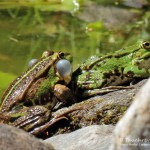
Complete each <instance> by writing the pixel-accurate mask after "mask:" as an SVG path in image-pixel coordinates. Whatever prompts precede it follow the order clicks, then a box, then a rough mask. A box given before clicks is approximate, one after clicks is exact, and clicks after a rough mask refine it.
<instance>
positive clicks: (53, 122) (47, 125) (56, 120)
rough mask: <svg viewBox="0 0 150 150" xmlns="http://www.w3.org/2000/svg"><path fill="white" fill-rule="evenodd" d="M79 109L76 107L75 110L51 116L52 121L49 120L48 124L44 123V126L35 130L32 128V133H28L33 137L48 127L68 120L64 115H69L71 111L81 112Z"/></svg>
mask: <svg viewBox="0 0 150 150" xmlns="http://www.w3.org/2000/svg"><path fill="white" fill-rule="evenodd" d="M81 109H82V108H80V107H77V108H73V109H69V110H66V111H64V112H60V114H58V115H56V116H53V117H52V119H51V118H50V120H49V121H48V122H46V123H45V124H44V125H42V126H39V127H37V128H34V129H33V130H32V131H30V133H31V134H33V135H38V134H39V133H41V132H44V131H45V130H46V129H47V128H49V127H50V126H52V125H53V124H55V123H56V122H58V121H60V120H62V119H67V120H68V118H67V117H65V115H67V114H69V113H71V112H73V111H76V110H81Z"/></svg>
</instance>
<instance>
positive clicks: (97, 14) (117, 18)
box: [78, 3, 140, 29]
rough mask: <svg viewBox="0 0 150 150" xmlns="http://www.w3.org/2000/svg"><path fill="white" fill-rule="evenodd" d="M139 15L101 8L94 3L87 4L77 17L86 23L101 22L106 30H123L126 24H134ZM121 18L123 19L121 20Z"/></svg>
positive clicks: (123, 10) (124, 10)
mask: <svg viewBox="0 0 150 150" xmlns="http://www.w3.org/2000/svg"><path fill="white" fill-rule="evenodd" d="M139 16H140V15H139V14H138V13H136V12H133V11H129V10H128V9H124V8H118V7H115V6H105V5H104V6H103V5H98V4H95V3H87V4H86V5H85V6H84V10H83V11H81V12H79V14H78V17H79V18H80V19H82V20H85V21H87V22H96V21H102V22H103V23H104V25H105V27H107V28H111V29H116V28H118V29H123V28H124V26H125V25H126V24H128V23H131V22H135V21H136V20H137V19H138V17H139ZM122 18H123V19H122Z"/></svg>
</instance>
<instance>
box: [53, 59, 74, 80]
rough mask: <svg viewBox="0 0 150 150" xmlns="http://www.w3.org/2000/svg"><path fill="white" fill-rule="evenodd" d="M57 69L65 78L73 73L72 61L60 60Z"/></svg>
mask: <svg viewBox="0 0 150 150" xmlns="http://www.w3.org/2000/svg"><path fill="white" fill-rule="evenodd" d="M56 69H57V72H58V73H59V74H60V76H61V77H62V78H63V79H65V78H68V77H69V76H70V75H71V73H72V66H71V63H70V62H69V61H68V60H66V59H61V60H59V61H58V62H57V63H56Z"/></svg>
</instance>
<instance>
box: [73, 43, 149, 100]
mask: <svg viewBox="0 0 150 150" xmlns="http://www.w3.org/2000/svg"><path fill="white" fill-rule="evenodd" d="M149 76H150V42H147V41H138V42H137V43H136V44H134V45H132V46H129V47H125V48H122V49H120V50H118V51H115V52H114V53H109V54H106V55H101V56H92V57H91V58H90V59H88V60H86V61H85V62H84V63H83V64H81V65H80V66H79V68H78V69H77V70H76V71H74V72H73V75H72V81H71V84H74V85H75V86H73V87H74V88H73V90H74V93H75V94H76V96H77V97H81V98H83V97H89V96H93V95H96V94H104V93H107V92H111V91H114V90H118V89H126V88H131V86H121V85H123V84H125V83H127V82H132V81H133V80H134V79H136V78H147V77H149ZM71 86H72V85H71ZM71 86H70V87H71Z"/></svg>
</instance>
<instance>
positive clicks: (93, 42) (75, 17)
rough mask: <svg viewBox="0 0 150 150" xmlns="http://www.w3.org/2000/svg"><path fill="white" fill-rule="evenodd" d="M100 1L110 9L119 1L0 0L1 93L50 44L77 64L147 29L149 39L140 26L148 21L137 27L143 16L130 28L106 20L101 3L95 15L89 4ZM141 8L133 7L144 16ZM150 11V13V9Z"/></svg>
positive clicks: (98, 3) (137, 36)
mask: <svg viewBox="0 0 150 150" xmlns="http://www.w3.org/2000/svg"><path fill="white" fill-rule="evenodd" d="M104 4H105V5H104ZM97 6H98V8H99V7H101V6H104V7H105V6H108V7H111V9H112V6H114V7H116V8H117V7H120V6H119V5H118V3H117V1H115V2H113V3H112V2H111V3H110V2H109V1H105V2H104V1H101V3H100V1H95V2H94V1H84V0H70V1H67V0H54V1H50V0H47V1H42V0H41V1H33V0H28V1H27V0H22V1H21V0H18V1H11V2H6V1H4V0H3V1H2V2H0V95H2V92H3V91H4V89H5V88H6V87H7V86H8V85H9V83H10V82H11V81H12V80H13V79H14V78H15V77H16V76H18V75H19V74H21V72H23V71H24V70H26V69H27V65H28V62H29V61H30V60H31V59H32V58H39V57H40V56H41V54H42V52H44V51H45V50H53V51H63V52H69V53H71V54H72V56H73V68H74V69H75V68H77V66H78V64H80V63H81V62H83V61H84V60H86V59H87V58H88V57H90V56H92V55H95V54H96V55H97V54H99V53H106V52H108V51H114V50H117V49H118V48H120V45H122V46H123V45H127V44H128V43H132V41H136V39H138V38H140V37H143V35H144V36H145V37H146V39H147V37H149V34H148V31H143V32H142V34H140V33H138V32H137V30H139V28H142V29H143V30H144V29H145V28H146V27H143V26H144V25H145V24H146V23H143V22H141V24H139V27H135V26H136V25H137V23H138V21H139V20H138V17H137V19H136V20H135V21H137V22H136V23H133V22H131V23H132V25H131V26H129V25H128V26H127V27H126V28H125V30H123V29H122V28H119V27H117V28H111V26H109V25H108V26H107V24H108V23H107V21H106V24H105V23H104V22H103V21H105V20H106V18H105V17H104V18H102V19H101V18H98V17H97V16H99V15H96V14H97V13H98V12H97V11H98V9H95V12H94V13H95V16H94V17H93V16H92V19H90V16H89V14H92V12H90V13H89V12H88V11H87V10H89V11H90V10H92V9H93V7H94V8H97ZM108 7H107V8H108ZM125 9H128V8H125ZM141 9H142V8H134V10H136V11H137V10H138V11H139V12H138V13H137V12H136V13H135V14H136V15H137V16H138V15H139V14H140V16H143V14H142V15H141V11H143V10H141ZM109 10H110V9H109ZM127 11H128V10H127ZM108 12H109V11H108ZM144 14H145V13H144ZM147 16H148V17H147V19H149V16H150V15H149V14H148V15H147ZM93 18H94V20H93ZM131 19H132V18H131ZM110 22H111V21H110ZM129 22H130V20H129ZM119 24H120V23H119ZM143 24H144V25H143ZM114 26H115V27H116V25H114ZM122 27H123V26H122ZM131 30H132V31H133V34H134V35H135V33H136V38H133V36H132V37H131V38H130V39H131V40H130V41H127V40H126V38H127V37H129V32H130V31H131ZM116 41H117V42H116Z"/></svg>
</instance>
